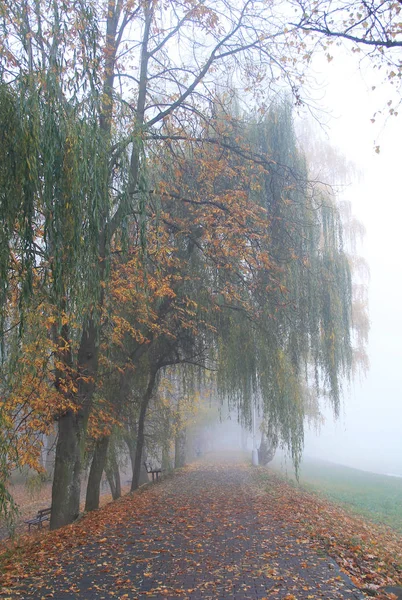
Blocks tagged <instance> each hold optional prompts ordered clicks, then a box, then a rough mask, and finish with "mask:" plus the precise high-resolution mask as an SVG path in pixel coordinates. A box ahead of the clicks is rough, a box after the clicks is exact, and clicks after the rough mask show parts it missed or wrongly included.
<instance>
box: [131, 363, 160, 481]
mask: <svg viewBox="0 0 402 600" xmlns="http://www.w3.org/2000/svg"><path fill="white" fill-rule="evenodd" d="M157 372H158V368H154V369H151V373H150V376H149V382H148V387H147V390H146V392H145V394H144V396H143V398H142V401H141V408H140V416H139V419H138V431H137V444H136V449H135V459H134V469H133V480H132V482H131V491H132V492H133V491H134V490H136V489H138V487H139V485H140V474H141V462H142V454H143V450H144V429H145V416H146V414H147V408H148V404H149V401H150V399H151V396H152V392H153V390H154V387H155V382H156V375H157Z"/></svg>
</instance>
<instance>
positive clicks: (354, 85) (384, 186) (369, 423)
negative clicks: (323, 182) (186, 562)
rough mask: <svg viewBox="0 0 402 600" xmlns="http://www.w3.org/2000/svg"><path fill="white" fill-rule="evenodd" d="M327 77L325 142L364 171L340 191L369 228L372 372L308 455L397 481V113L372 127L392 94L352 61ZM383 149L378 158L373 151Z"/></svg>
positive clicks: (401, 333)
mask: <svg viewBox="0 0 402 600" xmlns="http://www.w3.org/2000/svg"><path fill="white" fill-rule="evenodd" d="M316 71H317V73H319V72H320V71H321V72H322V73H325V75H320V76H319V79H320V80H321V81H324V79H326V80H327V84H326V86H325V88H323V89H322V94H321V96H322V97H321V100H320V104H321V105H322V106H323V107H324V108H326V109H329V110H330V111H331V113H332V115H333V116H332V118H331V119H330V120H329V130H328V135H329V140H330V143H331V144H332V145H335V146H336V147H338V148H339V149H340V151H341V152H342V154H344V155H345V156H346V157H347V158H348V159H350V160H352V161H353V162H354V163H356V165H357V167H358V169H359V170H360V171H361V173H362V177H361V179H360V180H359V181H356V182H354V183H353V184H352V185H351V186H350V187H349V188H348V189H347V190H346V192H345V198H346V199H348V200H350V201H351V202H352V206H353V212H354V213H355V214H356V216H357V217H358V218H359V220H361V221H362V222H363V223H364V225H365V227H366V230H367V235H366V238H365V240H364V244H363V247H362V248H361V254H363V256H364V257H365V258H366V260H367V261H368V263H369V266H370V271H371V279H370V291H369V302H370V320H371V331H370V341H369V356H370V363H371V366H370V371H369V373H368V375H367V378H366V379H365V380H364V381H363V382H362V383H361V384H360V383H359V381H356V382H355V383H354V385H353V386H352V388H351V389H350V390H349V391H346V392H345V394H344V403H343V407H342V411H341V416H340V418H339V420H338V421H337V422H336V423H334V422H333V418H332V415H331V412H330V411H326V414H327V421H326V424H325V426H324V427H323V428H322V429H321V432H320V435H319V437H317V435H315V434H314V433H313V432H310V433H308V434H307V436H306V447H305V454H306V455H310V456H311V455H315V456H318V457H320V458H323V459H328V460H332V461H334V462H340V463H343V464H347V465H350V466H355V467H361V468H364V469H367V470H373V471H378V472H392V473H397V474H400V475H402V306H401V301H402V252H401V242H402V228H401V225H402V218H401V217H402V188H401V183H400V182H401V175H402V161H401V158H402V152H401V142H402V109H401V115H400V116H399V117H390V118H388V120H387V121H386V122H384V119H383V118H382V119H381V118H380V119H377V120H376V123H375V124H374V125H373V124H371V122H370V119H371V117H372V116H373V113H374V112H375V111H376V110H377V109H382V108H383V107H384V105H385V104H386V102H387V100H388V99H390V98H391V96H392V90H391V89H390V87H389V86H388V85H387V86H385V85H382V86H379V87H378V88H377V89H376V90H375V91H374V92H371V85H372V84H373V80H372V79H371V77H370V75H369V74H366V75H365V77H364V79H365V81H364V80H363V77H362V75H361V74H360V73H359V71H358V70H357V63H356V62H355V61H354V60H353V58H351V56H350V55H345V54H343V53H340V55H339V56H338V57H337V58H335V59H334V60H333V61H332V62H331V63H329V64H328V63H327V62H324V61H321V62H320V61H317V63H316ZM374 143H378V144H380V147H381V151H380V154H376V153H375V151H374Z"/></svg>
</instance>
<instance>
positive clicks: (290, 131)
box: [219, 101, 352, 469]
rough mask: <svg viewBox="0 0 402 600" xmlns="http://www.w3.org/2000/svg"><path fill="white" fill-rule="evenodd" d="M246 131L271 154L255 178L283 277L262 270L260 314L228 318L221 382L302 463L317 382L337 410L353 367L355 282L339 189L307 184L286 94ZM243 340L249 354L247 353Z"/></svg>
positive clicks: (243, 411)
mask: <svg viewBox="0 0 402 600" xmlns="http://www.w3.org/2000/svg"><path fill="white" fill-rule="evenodd" d="M245 135H247V136H248V138H249V139H250V144H251V145H252V147H253V148H254V149H255V151H256V152H258V153H261V154H264V155H266V156H269V157H270V159H271V162H270V165H269V167H268V168H266V169H264V172H263V173H262V174H261V175H260V177H259V180H258V185H255V186H254V188H255V193H254V198H255V200H256V201H257V202H258V203H259V204H260V205H261V206H263V207H264V208H265V209H266V211H267V230H268V235H269V244H270V257H271V260H272V261H274V262H275V264H276V265H277V266H278V270H277V272H276V274H275V278H276V282H275V283H276V285H272V280H270V278H269V277H268V278H267V277H266V276H265V275H264V276H263V277H261V276H257V278H256V280H255V282H254V289H255V291H256V293H255V294H254V299H253V301H254V302H255V307H256V314H258V315H259V316H258V319H255V320H253V321H252V322H250V319H249V318H248V315H245V314H242V313H241V312H234V313H232V314H231V315H230V317H226V316H225V319H227V320H226V322H224V323H223V324H222V327H221V331H222V340H221V346H220V362H219V390H220V394H221V396H222V398H229V401H230V402H231V403H232V404H233V405H235V406H236V407H237V408H238V410H239V412H240V415H241V418H242V420H243V421H244V422H246V423H250V420H251V410H252V406H253V405H254V404H255V405H256V406H257V407H258V409H259V410H260V412H261V414H262V416H263V428H264V431H265V433H266V434H267V435H268V437H270V438H272V439H278V440H279V442H280V443H281V444H282V445H284V446H285V447H286V448H287V449H288V450H289V451H290V453H291V455H292V458H293V462H294V464H295V467H296V469H297V467H298V465H299V461H300V457H301V452H302V448H303V432H304V422H305V419H306V416H307V415H308V411H309V401H308V396H309V389H310V388H311V387H314V393H315V394H317V396H319V397H321V398H326V399H329V400H330V402H331V403H332V406H333V408H334V412H335V414H336V415H337V414H338V411H339V404H340V395H341V390H342V384H343V383H345V382H346V381H347V380H348V378H349V377H350V375H351V369H352V344H351V335H352V320H351V315H352V280H351V270H350V266H349V260H348V256H347V254H346V253H345V250H344V244H343V238H342V224H341V218H340V214H339V210H338V207H337V205H336V203H335V202H334V197H333V194H332V193H331V192H330V190H329V189H326V188H325V187H323V186H322V185H321V184H318V183H314V182H309V180H308V172H307V166H306V163H305V158H304V155H303V152H302V150H301V149H300V148H299V147H298V144H297V142H296V137H295V133H294V128H293V120H292V109H291V106H290V104H289V103H288V102H286V101H285V102H283V103H281V104H277V105H276V106H275V107H274V108H272V109H271V111H270V112H269V114H268V115H267V116H266V117H265V118H264V120H263V121H262V122H258V123H256V122H253V121H251V122H250V123H249V124H248V126H247V127H246V133H245ZM239 348H241V352H239Z"/></svg>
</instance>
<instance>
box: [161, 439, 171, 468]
mask: <svg viewBox="0 0 402 600" xmlns="http://www.w3.org/2000/svg"><path fill="white" fill-rule="evenodd" d="M171 468H172V464H171V462H170V449H169V444H168V443H165V442H164V443H163V445H162V469H163V470H164V471H170V469H171Z"/></svg>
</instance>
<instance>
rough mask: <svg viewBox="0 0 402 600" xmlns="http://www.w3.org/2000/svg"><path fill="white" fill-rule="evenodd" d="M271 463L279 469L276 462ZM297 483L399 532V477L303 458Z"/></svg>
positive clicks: (401, 505)
mask: <svg viewBox="0 0 402 600" xmlns="http://www.w3.org/2000/svg"><path fill="white" fill-rule="evenodd" d="M273 466H274V468H275V469H278V468H279V469H281V464H280V462H279V461H276V462H275V463H274V465H273ZM281 470H283V468H282V469H281ZM288 475H289V471H288ZM300 484H301V485H302V487H304V488H305V489H307V490H309V491H314V492H319V493H321V494H324V495H325V496H326V497H328V498H330V499H331V500H334V501H335V502H341V503H343V504H345V505H347V507H350V508H352V509H353V510H354V511H356V512H358V513H360V514H362V515H364V516H367V517H369V518H371V519H372V520H374V521H376V522H379V523H384V524H386V525H389V526H390V527H392V528H393V529H395V530H396V531H398V532H399V533H402V478H398V477H388V476H386V475H377V474H376V473H369V472H367V471H360V470H358V469H352V468H350V467H345V466H342V465H337V464H334V463H330V462H326V461H320V460H313V459H306V460H304V461H303V464H302V467H301V472H300Z"/></svg>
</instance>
